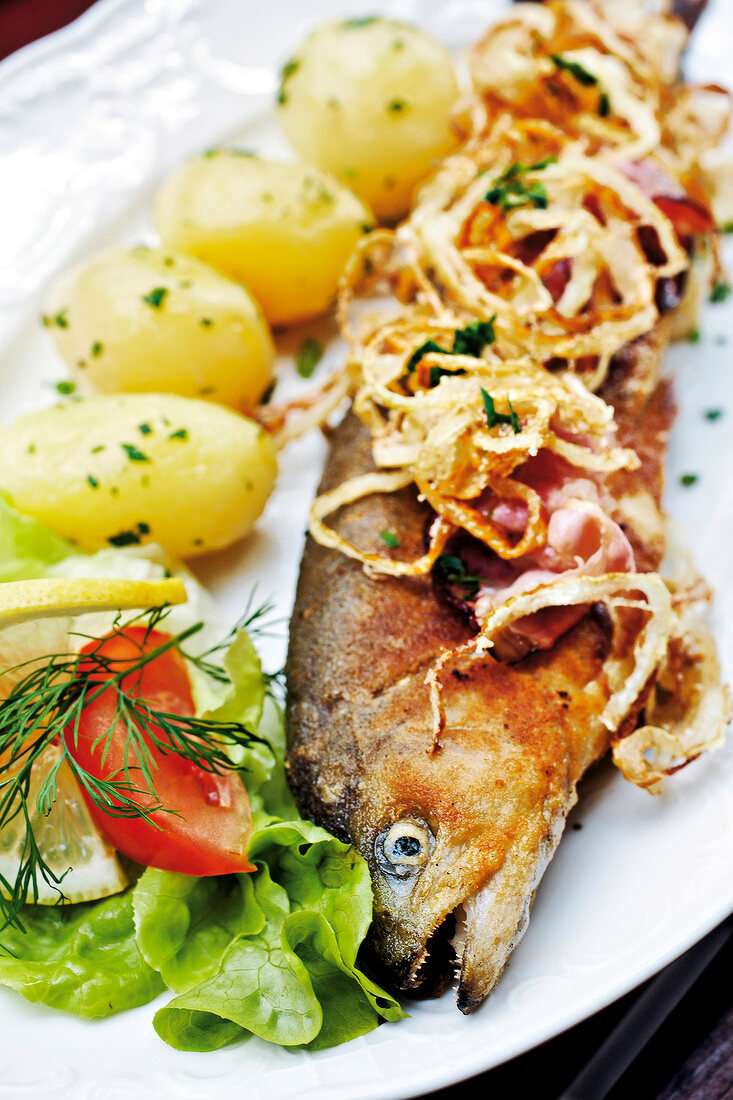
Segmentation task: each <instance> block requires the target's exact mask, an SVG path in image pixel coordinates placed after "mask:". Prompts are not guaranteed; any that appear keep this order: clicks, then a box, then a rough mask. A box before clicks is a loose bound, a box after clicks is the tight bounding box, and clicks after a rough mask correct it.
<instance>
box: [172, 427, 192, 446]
mask: <svg viewBox="0 0 733 1100" xmlns="http://www.w3.org/2000/svg"><path fill="white" fill-rule="evenodd" d="M168 438H169V439H180V440H182V441H183V442H184V443H185V441H186V440H187V439H188V429H187V428H179V429H178V431H177V432H171V434H170V435H169V436H168Z"/></svg>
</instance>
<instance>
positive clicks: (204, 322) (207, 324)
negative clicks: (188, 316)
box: [199, 317, 214, 328]
mask: <svg viewBox="0 0 733 1100" xmlns="http://www.w3.org/2000/svg"><path fill="white" fill-rule="evenodd" d="M213 323H214V322H213V321H212V319H211V318H210V317H202V318H201V320H200V321H199V324H200V325H201V327H202V328H211V326H212V325H213Z"/></svg>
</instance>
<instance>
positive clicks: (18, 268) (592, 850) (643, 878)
mask: <svg viewBox="0 0 733 1100" xmlns="http://www.w3.org/2000/svg"><path fill="white" fill-rule="evenodd" d="M501 6H502V5H500V4H499V2H498V0H496V2H495V3H490V2H488V0H442V2H440V0H391V2H390V3H386V2H384V0H382V2H373V0H357V2H354V0H309V3H308V5H307V7H306V5H305V4H304V3H302V0H300V2H299V0H268V2H267V4H265V5H263V4H261V3H260V2H259V0H257V2H255V0H102V2H101V3H98V4H97V5H96V6H95V7H94V8H93V9H92V10H91V12H90V13H88V14H87V15H86V16H84V17H83V18H82V19H81V20H80V21H79V22H78V23H76V24H74V25H73V26H72V27H70V28H68V29H66V30H64V31H62V32H60V33H58V34H57V35H54V36H53V37H51V38H50V39H47V40H45V41H43V42H40V43H37V44H35V45H33V46H31V47H29V48H28V49H26V50H24V51H22V52H21V53H20V54H19V55H16V56H15V57H13V58H10V59H9V60H8V61H6V62H4V63H3V65H2V66H0V104H1V105H2V106H1V108H0V198H1V199H2V201H1V202H0V242H2V266H1V267H0V363H1V364H2V365H1V368H0V419H2V420H8V419H11V418H12V417H13V416H14V415H16V414H17V413H18V412H20V411H22V410H25V409H29V408H32V407H37V406H38V405H40V404H48V403H50V402H51V401H52V399H53V397H54V393H53V390H52V388H51V386H50V383H53V382H54V381H56V380H58V379H59V378H61V377H63V376H64V370H63V368H62V364H61V363H60V361H59V360H58V358H57V357H56V356H55V354H54V353H53V350H52V349H51V347H50V341H49V340H48V336H47V335H46V334H45V333H44V332H43V330H42V328H41V326H40V324H39V320H38V318H39V314H40V311H41V300H42V295H43V290H44V288H45V286H46V285H47V283H48V280H49V279H50V277H51V276H52V275H53V274H54V273H55V272H57V271H58V270H60V269H62V268H63V267H64V266H66V265H67V264H68V263H69V262H71V261H72V260H74V259H76V258H77V257H80V256H83V255H86V254H88V253H89V252H90V251H91V250H92V249H96V248H98V247H101V246H104V245H107V244H112V243H120V242H121V243H127V242H137V241H140V240H151V239H153V238H152V230H151V227H150V221H149V215H148V213H147V211H148V208H149V200H150V197H151V194H152V191H153V189H154V186H155V185H156V183H157V182H158V180H159V179H160V178H161V176H162V175H163V174H164V173H165V172H166V171H167V170H168V169H169V168H170V167H171V166H172V165H173V164H174V163H175V162H177V161H179V160H180V159H182V158H183V157H185V156H186V155H187V154H188V153H190V152H193V151H195V150H198V149H201V148H205V147H209V146H211V145H214V144H217V143H221V142H225V141H227V142H228V141H235V142H237V143H238V144H244V145H247V146H249V147H254V148H256V149H258V150H260V151H266V152H278V151H283V152H284V149H282V147H281V144H280V141H279V139H278V136H277V133H276V131H275V127H274V125H273V120H272V113H271V103H272V95H273V91H274V89H275V87H276V83H277V77H276V73H277V68H278V66H279V64H280V63H281V62H282V60H283V59H284V58H285V57H287V56H288V54H289V52H290V51H291V50H292V48H293V47H294V46H295V45H296V44H297V42H298V41H299V40H300V39H301V38H302V36H303V34H304V32H305V31H306V30H307V29H308V27H309V26H311V25H313V24H314V23H317V22H319V21H321V20H323V19H325V18H332V17H336V16H341V15H354V14H364V12H365V10H368V11H370V12H371V11H380V10H382V11H385V12H386V11H389V14H391V15H394V16H397V17H404V18H408V19H410V18H412V19H414V20H416V21H420V22H422V23H423V24H425V25H426V26H427V27H428V28H429V29H430V30H432V31H433V32H434V33H436V34H438V35H439V36H440V37H442V38H443V39H444V40H445V41H446V42H448V43H449V44H450V45H451V46H460V45H463V44H466V43H468V42H470V41H471V40H472V39H474V38H476V37H478V35H479V34H480V33H481V31H482V29H483V28H484V26H485V24H486V21H487V19H488V18H489V17H490V16H491V14H492V13H493V12H495V11H498V10H499V8H500V7H501ZM728 18H729V16H728V13H727V11H726V5H725V4H724V3H723V2H722V0H717V3H712V4H711V11H710V12H709V13H708V15H707V16H706V17H705V20H704V21H703V23H702V25H701V27H700V28H699V30H698V31H697V32H696V36H695V40H694V47H693V50H692V53H691V57H690V69H691V71H692V73H693V74H694V75H695V76H699V77H702V78H705V79H707V80H711V79H716V78H717V79H719V80H721V79H723V78H724V77H725V75H726V73H727V72H728V68H729V58H728V56H727V55H726V43H727V42H728V41H729V29H730V28H729V26H728V24H727V19H728ZM732 321H733V303H730V304H729V305H727V306H726V305H722V306H720V305H719V306H715V307H711V308H710V309H709V311H708V313H707V315H706V317H705V319H704V324H703V328H702V332H703V335H702V340H701V342H700V343H699V344H698V345H696V346H694V347H693V346H691V345H689V344H682V345H678V346H677V347H676V348H675V349H673V351H672V353H671V354H670V357H669V360H670V366H671V369H672V370H673V371H674V372H675V373H676V374H677V375H678V395H679V399H680V406H681V414H680V420H679V424H678V427H677V429H676V431H675V434H674V438H673V440H672V447H671V455H670V491H669V494H668V504H669V507H670V509H671V511H672V512H673V513H674V514H675V515H676V516H677V518H678V519H679V520H680V521H681V523H682V524H683V526H684V527H685V529H686V530H687V532H688V535H689V537H690V541H691V542H692V544H693V545H694V547H695V553H696V557H697V561H698V563H699V565H700V567H701V568H702V570H703V571H704V572H705V574H706V575H707V577H708V578H709V579H710V580H711V581H712V583H713V584H714V585H715V587H716V589H717V592H718V596H717V600H716V603H715V606H714V610H713V613H712V621H713V627H714V629H715V632H716V634H717V637H718V640H719V642H720V646H721V650H722V653H723V656H724V659H725V661H726V663H727V669H728V676H729V678H731V674H733V661H732V659H731V658H732V657H733V567H732V564H731V563H732V560H733V559H732V558H731V551H730V548H731V546H733V508H732V507H731V495H730V488H729V484H730V474H731V471H732V470H733V432H732V431H731V426H732V425H733V383H732V381H731V373H730V369H729V361H730V354H731V346H730V345H728V346H726V345H725V344H724V343H723V340H726V339H727V335H726V334H727V333H729V332H731V331H732V330H733V324H731V322H732ZM309 331H312V329H311V330H309ZM300 335H301V337H302V335H303V334H302V333H301V334H300ZM295 343H297V338H295V339H294V340H293V341H292V342H291V345H290V346H291V348H292V346H294V344H295ZM338 357H339V348H338V345H337V344H334V345H333V346H332V348H331V350H330V352H329V355H328V357H327V360H326V361H325V362H324V363H323V365H322V366H321V367H319V375H320V374H322V373H324V372H325V371H326V370H327V369H328V368H329V365H331V364H334V363H335V362H337V361H338ZM283 369H284V373H285V375H286V376H287V378H286V380H285V381H284V382H283V383H282V384H281V389H280V393H287V392H288V389H289V388H291V387H292V388H294V387H295V386H296V385H297V382H296V380H294V377H293V370H292V364H291V363H290V364H286V365H285V366H284V368H283ZM721 406H722V407H725V408H726V415H724V416H723V417H722V419H720V420H718V421H716V422H715V423H711V422H709V421H707V420H706V419H705V418H704V411H705V410H706V409H708V408H711V407H721ZM322 458H323V445H322V443H321V441H320V440H319V439H318V438H316V437H315V435H314V437H313V438H310V439H307V440H303V441H301V442H299V443H297V444H295V445H294V446H293V447H292V449H291V450H290V452H289V453H288V454H286V455H285V456H284V459H283V464H282V473H281V476H280V481H279V485H278V488H277V490H276V492H275V495H274V496H273V498H272V501H271V503H270V505H269V506H268V509H267V512H266V514H265V517H264V520H263V521H262V522H261V524H260V526H259V530H258V532H257V533H256V535H255V536H253V537H252V538H251V539H250V540H249V541H248V542H247V543H246V544H245V545H242V546H239V547H236V548H235V549H233V550H231V551H229V552H227V553H222V554H220V555H217V556H216V558H215V559H211V560H208V561H207V562H206V563H203V564H201V565H200V566H198V567H197V569H198V572H199V573H200V575H201V576H202V579H203V580H204V581H205V582H207V583H209V584H210V585H211V586H212V587H213V589H214V591H215V593H216V596H217V598H218V599H219V601H220V603H221V606H222V610H223V611H224V612H225V614H227V615H228V616H229V617H230V618H234V617H235V616H236V615H237V612H238V610H239V609H240V608H241V606H242V603H243V602H244V599H245V598H246V595H247V593H248V592H249V591H250V589H251V587H252V584H253V583H254V581H255V580H258V581H259V586H260V591H261V592H262V593H263V594H268V593H270V592H272V593H274V594H275V595H276V597H277V601H278V606H279V609H280V610H281V611H282V613H283V614H287V613H288V612H289V611H290V606H291V603H292V598H293V591H294V586H295V579H296V574H297V568H298V561H299V557H300V550H301V544H302V536H303V529H304V526H305V516H306V511H307V507H308V504H309V501H310V499H311V497H312V494H313V491H314V488H315V485H316V482H317V479H318V475H319V471H320V464H321V462H322ZM683 472H695V473H698V474H699V475H700V480H699V482H698V483H697V484H696V485H694V486H693V487H691V488H687V489H683V488H681V487H679V483H678V480H679V475H680V474H681V473H683ZM0 480H1V471H0ZM283 649H284V641H282V642H281V643H274V644H273V646H272V647H271V649H270V652H269V654H268V658H269V660H270V664H271V667H275V666H276V663H277V662H278V661H279V660H280V659H281V658H282V653H283ZM732 749H733V745H730V746H729V747H728V748H727V749H724V750H723V751H721V752H719V753H718V754H717V755H715V756H712V757H710V758H708V759H702V760H700V761H698V762H697V763H695V764H693V765H692V766H691V767H689V768H687V769H686V770H685V771H684V772H682V773H680V774H679V775H678V776H677V777H675V779H674V780H673V781H672V782H671V783H670V784H669V789H668V792H667V793H666V794H665V795H664V796H662V797H660V798H657V799H652V798H650V797H649V796H648V795H646V794H645V793H643V792H641V791H639V790H637V789H636V788H634V787H632V786H630V785H628V784H626V783H625V782H624V781H623V780H622V779H621V778H620V776H619V775H618V774H615V773H614V771H613V769H612V768H611V767H610V765H602V766H601V767H599V768H597V769H595V770H594V771H593V772H592V773H591V775H589V776H588V777H587V779H586V780H585V781H584V783H583V785H582V790H581V799H580V806H579V808H578V809H577V810H576V811H575V813H574V814H573V819H572V821H573V824H576V825H579V824H581V823H582V826H583V828H582V831H578V830H574V829H572V828H569V829H568V830H567V834H566V837H565V839H564V840H563V843H562V844H561V846H560V850H559V853H558V855H557V856H556V857H555V859H554V860H553V862H552V864H551V866H550V869H549V871H548V872H547V874H546V875H545V878H544V880H543V882H542V886H541V889H540V891H539V894H538V897H537V901H536V904H535V907H534V912H533V916H532V924H531V927H530V929H529V931H528V933H527V935H526V936H525V938H524V940H523V942H522V944H521V947H520V948H519V949H518V951H517V952H516V954H515V955H514V956H513V957H512V960H511V964H510V966H509V968H508V969H507V972H506V974H505V975H504V977H503V978H502V981H501V983H500V985H499V987H498V989H497V990H496V992H495V993H494V994H493V995H492V996H491V998H490V999H489V1001H488V1002H487V1004H485V1005H484V1007H483V1008H482V1009H481V1010H480V1011H479V1012H477V1013H476V1015H474V1016H473V1017H470V1018H465V1017H463V1016H461V1015H460V1014H459V1013H458V1012H457V1010H456V1009H455V1007H454V1004H453V999H452V997H451V996H450V995H448V996H445V997H443V998H442V999H441V1000H439V1001H437V1002H432V1003H422V1004H416V1005H414V1006H412V1007H411V1009H410V1011H411V1012H412V1017H411V1019H409V1020H406V1021H404V1022H402V1023H400V1024H397V1025H393V1026H385V1027H380V1028H379V1029H378V1030H377V1031H375V1032H373V1033H372V1034H370V1035H367V1036H365V1037H363V1038H360V1039H357V1040H355V1041H354V1042H352V1043H349V1044H348V1045H346V1046H344V1047H341V1048H338V1049H336V1050H333V1051H328V1052H324V1053H318V1054H304V1053H302V1052H288V1051H286V1050H283V1049H280V1048H277V1047H272V1046H269V1045H268V1044H266V1043H264V1042H260V1041H259V1040H256V1039H251V1040H249V1041H245V1042H243V1043H241V1044H239V1045H236V1046H233V1047H230V1048H228V1049H225V1050H222V1051H218V1052H216V1053H213V1054H182V1053H178V1052H176V1051H174V1050H171V1049H170V1048H169V1047H167V1046H165V1045H164V1044H163V1043H162V1042H161V1041H160V1040H159V1039H158V1038H157V1036H156V1034H155V1032H154V1031H153V1029H152V1026H151V1022H150V1021H151V1018H152V1015H153V1011H154V1006H150V1005H149V1006H147V1007H144V1008H140V1009H137V1010H135V1011H132V1012H128V1013H125V1014H123V1015H122V1016H118V1017H116V1018H113V1019H111V1020H107V1021H104V1022H101V1023H89V1022H84V1021H80V1020H77V1019H74V1018H71V1017H67V1016H63V1015H61V1014H58V1013H55V1012H53V1011H51V1010H48V1009H45V1008H41V1007H37V1006H33V1005H29V1004H26V1003H25V1002H24V1001H22V1000H21V999H20V998H19V997H16V996H14V995H13V994H11V993H8V992H6V991H0V1097H2V1096H13V1097H19V1096H25V1097H29V1096H30V1097H35V1096H43V1097H48V1098H51V1097H56V1096H59V1097H61V1096H64V1097H66V1096H69V1095H73V1096H74V1097H75V1098H78V1100H82V1098H86V1097H88V1098H90V1100H91V1098H92V1097H93V1098H94V1100H113V1098H114V1100H123V1098H128V1097H130V1098H132V1097H134V1098H135V1100H145V1098H147V1097H150V1098H156V1100H157V1098H159V1097H161V1096H165V1097H180V1098H191V1100H193V1098H202V1097H211V1096H214V1095H216V1097H217V1098H218V1100H224V1098H227V1097H235V1096H236V1097H240V1096H241V1095H243V1094H246V1095H247V1096H248V1097H250V1098H252V1100H260V1098H261V1100H284V1098H289V1100H290V1098H295V1097H303V1098H311V1097H314V1096H318V1097H319V1098H320V1100H328V1098H331V1097H332V1098H334V1100H336V1098H338V1100H356V1098H363V1100H367V1098H370V1100H371V1098H377V1097H380V1098H403V1097H410V1096H415V1095H418V1094H420V1093H423V1092H425V1091H428V1090H430V1089H434V1088H438V1087H440V1086H441V1085H444V1084H447V1083H450V1082H453V1081H458V1080H461V1079H462V1078H465V1077H467V1076H470V1075H472V1074H475V1073H478V1072H480V1071H481V1070H485V1069H488V1068H489V1067H491V1066H493V1065H496V1064H497V1063H499V1062H501V1061H504V1060H505V1059H508V1058H511V1057H513V1056H514V1055H516V1054H518V1053H520V1052H521V1051H524V1050H527V1049H528V1048H529V1047H531V1046H533V1045H534V1044H536V1043H539V1042H541V1041H543V1040H545V1039H547V1038H549V1037H551V1036H552V1035H555V1034H557V1033H558V1032H560V1031H562V1030H563V1029H564V1028H567V1027H570V1026H571V1025H573V1024H575V1023H576V1022H577V1021H579V1020H581V1019H582V1018H583V1017H585V1016H587V1015H588V1014H589V1013H592V1012H595V1011H596V1010H597V1009H599V1008H601V1007H602V1006H604V1005H606V1004H608V1003H609V1002H610V1001H612V1000H613V999H614V998H616V997H618V996H620V995H621V994H623V993H624V992H626V991H627V990H629V989H631V988H632V987H633V986H635V985H636V984H638V983H639V982H641V981H642V980H643V979H645V978H646V977H648V976H649V975H650V974H652V973H653V972H654V971H655V970H657V969H658V968H660V967H661V966H663V965H664V964H665V963H667V962H668V961H670V960H671V959H672V958H674V957H675V956H676V955H678V954H679V953H680V952H682V951H684V950H685V949H686V948H687V947H689V946H690V945H691V944H692V943H693V942H694V941H695V940H697V939H698V938H699V937H700V936H702V935H703V934H704V933H705V932H707V931H708V930H709V929H710V928H712V927H713V926H714V925H715V924H716V923H717V922H718V921H719V920H721V919H722V918H723V917H724V916H725V915H726V914H727V913H728V912H729V911H730V910H731V909H733V751H731V750H732Z"/></svg>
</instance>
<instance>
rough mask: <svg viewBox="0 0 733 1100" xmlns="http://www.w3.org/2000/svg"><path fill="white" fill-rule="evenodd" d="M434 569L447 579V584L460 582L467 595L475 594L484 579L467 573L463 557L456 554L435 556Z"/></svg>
mask: <svg viewBox="0 0 733 1100" xmlns="http://www.w3.org/2000/svg"><path fill="white" fill-rule="evenodd" d="M433 568H434V569H436V570H437V572H438V573H440V575H441V576H442V577H443V579H444V580H446V581H448V583H449V584H460V585H461V587H462V588H465V590H466V595H467V596H475V595H476V593H477V592H478V590H479V588H480V587H481V584H482V582H483V580H484V578H483V577H477V576H474V575H473V574H471V573H469V572H468V570H467V569H466V563H465V562H464V560H463V558H459V557H458V556H457V555H456V554H441V555H440V557H439V558H436V561H435V565H434V566H433Z"/></svg>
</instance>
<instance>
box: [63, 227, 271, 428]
mask: <svg viewBox="0 0 733 1100" xmlns="http://www.w3.org/2000/svg"><path fill="white" fill-rule="evenodd" d="M50 297H51V300H52V302H53V304H52V305H51V304H49V306H48V312H47V314H46V316H45V317H44V321H45V323H46V324H47V325H48V327H49V329H50V331H51V333H52V335H53V338H54V342H55V344H56V346H57V348H58V349H59V351H60V352H61V354H62V355H63V357H64V359H65V360H66V362H67V363H68V364H69V366H70V368H71V369H72V371H73V372H74V373H75V374H76V376H77V377H78V378H79V379H80V380H82V382H83V384H86V383H88V385H89V387H90V388H91V389H92V390H96V391H98V392H101V393H143V392H144V393H162V392H166V393H178V394H181V395H183V396H184V397H205V398H207V399H208V400H210V401H217V402H219V403H220V404H223V405H231V406H232V408H235V409H241V410H242V411H243V412H252V410H253V409H254V408H255V406H256V405H257V403H258V401H259V400H260V398H261V397H262V395H263V393H264V392H265V391H266V389H267V387H268V386H269V385H270V383H271V381H272V367H273V362H274V358H275V349H274V347H273V344H272V339H271V337H270V332H269V330H268V327H267V323H266V321H265V319H264V317H263V316H262V311H261V310H260V308H259V306H258V305H257V303H256V302H255V301H254V299H253V298H252V297H251V296H250V294H249V293H248V292H247V291H246V290H245V288H244V287H243V286H241V285H239V284H238V283H235V282H232V280H231V279H225V278H224V277H223V276H222V275H220V274H219V273H218V272H217V271H213V270H212V269H211V268H210V267H207V266H206V264H202V263H201V262H200V261H199V260H196V259H193V258H192V257H191V256H186V255H183V254H181V253H178V252H173V251H170V250H167V251H166V250H162V249H154V248H145V247H143V246H140V247H138V248H133V249H119V250H115V251H113V252H105V253H102V254H101V255H99V256H95V257H94V258H93V259H91V260H87V261H86V262H85V263H83V264H81V265H80V266H79V267H77V268H76V269H75V270H74V271H72V272H69V273H68V274H67V275H65V276H64V277H63V278H62V279H61V280H59V282H58V283H57V285H56V287H54V288H53V290H52V291H51V296H50Z"/></svg>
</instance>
